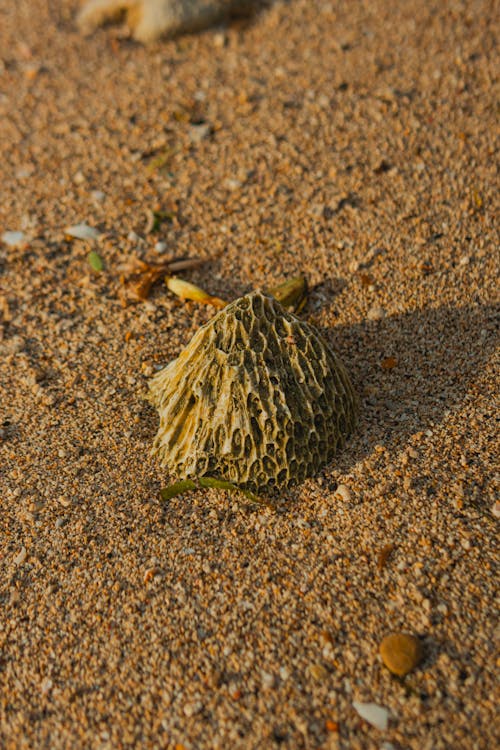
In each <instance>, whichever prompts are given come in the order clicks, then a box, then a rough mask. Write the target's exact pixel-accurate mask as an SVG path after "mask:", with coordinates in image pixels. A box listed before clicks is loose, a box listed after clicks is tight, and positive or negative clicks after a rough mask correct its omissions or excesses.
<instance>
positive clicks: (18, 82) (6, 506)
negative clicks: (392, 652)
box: [0, 0, 499, 750]
mask: <svg viewBox="0 0 500 750" xmlns="http://www.w3.org/2000/svg"><path fill="white" fill-rule="evenodd" d="M266 5H267V7H264V8H263V9H262V10H261V12H259V13H257V14H256V15H255V16H254V17H253V18H251V19H248V20H245V21H243V22H241V21H240V22H237V23H231V24H229V25H225V26H219V27H217V28H215V29H210V30H207V31H205V32H203V33H200V34H197V35H190V36H184V37H181V38H179V39H176V40H172V41H164V42H158V43H155V44H153V45H151V46H149V47H143V46H140V45H138V44H136V43H134V42H132V41H131V40H130V39H129V38H128V36H127V34H126V33H124V30H123V28H121V27H119V26H118V27H113V28H107V29H102V30H99V31H97V32H96V33H95V34H94V35H93V36H92V37H89V38H83V37H82V36H80V35H79V34H78V32H77V30H76V28H75V24H74V18H75V13H76V10H77V2H76V0H57V1H55V0H53V1H52V2H50V3H42V2H36V0H17V1H16V2H4V3H0V151H1V155H2V158H1V160H0V186H1V187H0V196H1V198H0V236H1V237H3V240H0V322H1V325H0V503H1V514H0V550H1V551H0V747H1V748H2V750H3V749H5V750H28V749H29V750H33V749H34V748H36V750H40V749H44V748H50V749H51V750H62V749H63V748H64V749H66V748H77V749H79V748H89V749H92V750H94V749H98V750H107V749H109V750H116V749H117V748H141V749H142V748H161V749H163V748H168V749H169V750H170V749H172V750H173V749H174V748H177V750H182V748H184V749H185V750H199V749H202V750H205V749H206V750H211V749H212V748H222V747H225V748H234V749H235V750H247V749H252V750H267V749H268V748H269V749H272V748H278V747H279V748H288V749H289V750H295V749H298V750H301V749H302V748H303V749H304V750H305V749H312V750H320V748H321V749H322V750H331V749H334V748H339V749H340V750H364V749H365V748H366V749H367V750H371V749H372V748H375V749H378V748H380V749H382V748H384V750H391V748H392V749H393V750H440V749H441V748H442V749H445V748H446V749H449V748H453V749H454V750H457V749H458V750H460V749H464V750H472V749H474V750H476V749H478V750H479V749H483V748H484V749H485V750H489V749H491V748H493V747H495V746H496V744H497V741H498V735H497V733H496V725H495V719H494V717H495V713H496V710H497V701H496V699H495V680H494V671H495V669H496V666H497V664H496V658H497V653H498V652H497V651H496V646H495V624H496V618H497V610H496V609H495V593H496V578H495V562H496V546H495V545H496V528H495V527H496V524H497V523H498V510H496V511H495V501H496V499H497V497H498V495H497V493H498V484H495V481H496V480H495V471H496V470H497V465H496V450H495V448H496V447H497V445H498V444H497V442H496V440H497V434H498V433H497V431H496V425H495V422H496V416H497V411H496V410H495V407H494V398H495V395H496V393H497V389H498V338H497V336H498V333H497V330H498V329H497V320H498V318H497V312H498V270H499V269H498V247H499V242H498V240H499V237H498V232H497V228H496V225H495V210H496V209H497V207H498V206H497V196H498V172H497V163H496V155H497V154H498V121H497V112H498V111H497V105H496V102H497V101H498V79H497V75H498V70H499V65H498V55H497V53H496V50H495V38H498V12H497V11H498V6H497V4H496V3H495V2H493V0H474V2H465V1H462V0H456V1H454V2H433V1H431V0H422V2H418V3H417V2H398V1H397V0H370V2H362V1H361V0H360V1H359V2H347V0H331V1H330V2H325V0H293V1H290V2H284V1H283V2H268V3H267V4H266ZM78 225H87V226H89V227H94V228H95V229H97V230H98V236H97V237H95V238H92V237H91V238H89V239H85V238H84V239H78V238H75V237H70V236H69V235H67V234H66V233H65V227H75V226H78ZM9 233H10V234H9ZM12 233H14V234H12ZM91 252H93V253H95V254H97V256H98V257H99V258H100V259H101V261H102V264H103V269H102V270H101V271H99V269H98V266H99V263H98V261H97V260H96V257H95V255H93V256H91V257H90V258H89V253H91ZM134 255H138V256H139V257H142V258H144V259H146V260H150V261H155V260H156V261H157V262H158V261H162V260H167V259H168V258H173V257H185V256H190V257H192V256H201V257H202V258H205V259H207V261H208V260H209V261H210V262H207V263H206V264H204V265H203V266H201V267H199V268H196V269H193V270H190V271H188V272H186V273H185V274H184V276H185V278H186V279H187V280H189V281H191V282H192V283H194V284H197V285H199V286H201V287H202V288H204V289H207V290H208V291H209V292H210V293H211V294H213V295H217V296H219V297H222V298H224V299H226V298H229V299H234V298H236V297H238V296H241V295H242V294H245V293H247V292H249V291H250V290H252V289H256V288H262V287H264V288H266V287H269V286H271V285H273V284H276V283H279V282H280V281H282V280H283V279H284V278H286V277H288V276H292V275H297V274H301V273H303V274H305V275H306V276H307V277H308V280H309V284H310V288H311V291H310V295H309V299H308V304H307V307H306V308H305V310H304V311H303V313H302V315H303V316H304V319H305V320H309V321H310V322H312V323H313V324H314V325H316V326H317V327H318V328H320V330H321V331H322V333H323V335H324V336H325V338H326V339H327V341H328V342H329V344H330V345H331V346H332V347H333V348H334V349H336V350H337V351H338V352H339V355H340V357H341V359H342V361H343V362H344V363H345V365H346V368H347V369H348V371H349V373H350V375H351V377H352V380H353V383H354V385H355V388H356V390H357V391H358V393H359V394H360V399H361V418H360V424H359V426H358V428H357V430H356V432H355V434H354V435H353V437H352V438H351V439H350V440H349V442H348V444H347V446H346V448H345V450H344V451H343V452H342V454H341V455H340V456H339V457H338V459H337V460H335V461H334V462H333V463H332V464H331V465H329V466H328V467H327V468H326V469H324V470H323V471H322V472H321V473H320V475H319V476H318V477H316V478H314V479H309V480H308V481H307V482H305V483H304V484H302V485H300V486H299V487H298V488H296V489H294V490H293V491H291V492H290V493H289V494H287V495H286V496H285V495H283V497H281V498H280V499H279V502H278V509H277V511H276V512H273V511H272V510H268V509H262V508H259V507H256V506H253V505H251V504H250V503H247V502H246V501H243V502H240V501H239V500H238V499H237V498H236V497H235V496H234V495H227V494H226V493H224V492H221V491H216V490H199V491H198V490H197V491H194V492H192V493H190V494H186V495H183V496H181V497H178V498H175V499H174V500H172V501H171V502H170V503H169V504H168V505H167V506H165V505H162V504H161V502H160V499H159V491H160V489H161V488H162V487H164V486H165V485H166V484H168V483H170V482H171V481H173V479H174V477H169V476H166V475H165V473H164V472H163V471H162V470H161V469H160V467H159V465H158V463H157V462H156V461H155V459H153V458H152V457H151V456H150V453H149V452H150V448H151V445H152V440H153V437H154V435H155V433H156V430H157V427H158V423H157V415H156V412H155V411H154V409H153V408H152V407H151V406H150V405H149V404H148V403H147V402H146V401H145V398H144V397H145V394H146V391H147V383H148V380H149V378H150V377H151V375H152V374H153V373H154V372H155V371H156V370H158V369H159V368H160V367H162V366H163V365H165V364H166V363H167V362H168V361H170V360H171V359H173V358H174V357H176V356H177V355H178V353H179V352H180V351H181V349H182V347H183V346H185V344H186V343H187V342H188V341H189V339H190V338H191V336H192V335H193V334H194V332H195V331H196V330H197V329H198V327H199V326H200V325H201V324H202V323H204V322H206V321H207V320H208V319H209V318H210V316H211V315H212V314H214V311H213V310H212V309H211V308H209V307H208V306H207V307H203V306H200V305H197V304H195V303H192V302H191V303H185V302H183V301H181V300H180V299H178V298H177V297H175V296H174V295H172V294H171V293H170V292H169V291H168V290H167V289H166V288H165V287H164V286H163V285H162V284H161V283H157V284H156V285H155V286H154V288H153V290H152V293H151V295H150V298H149V299H148V300H147V301H146V302H143V303H141V304H130V305H127V306H124V304H123V303H122V299H121V294H120V290H121V287H120V282H119V278H120V274H121V270H120V269H121V266H122V265H123V264H124V263H127V262H129V261H130V258H131V257H133V256H134ZM339 485H341V491H340V492H337V487H338V486H339ZM496 507H498V506H496ZM398 631H402V632H405V633H409V634H411V635H414V636H416V637H418V638H419V640H420V642H421V645H422V653H423V660H422V661H421V663H420V664H419V666H418V667H417V668H416V669H415V670H414V671H413V672H411V674H408V675H407V676H406V677H404V678H402V679H398V678H397V677H394V676H393V675H391V673H390V672H389V670H388V669H386V668H385V667H384V665H383V664H382V662H381V659H380V656H379V647H380V643H381V642H382V640H383V638H384V637H385V636H386V635H388V634H389V633H393V632H398ZM367 704H368V706H369V709H367V708H366V705H367ZM370 704H375V708H373V706H371V705H370ZM355 706H357V707H358V708H359V706H362V711H361V712H362V713H363V714H364V715H368V716H375V717H377V718H376V721H378V723H379V725H380V726H384V725H385V723H386V721H387V728H386V729H380V728H377V727H376V726H374V725H373V724H372V723H370V721H369V720H366V719H364V718H362V716H361V714H360V712H359V711H358V710H357V709H355ZM379 709H383V710H379ZM360 710H361V709H360ZM367 711H368V714H366V712H367ZM380 717H382V719H383V721H382V719H381V718H380Z"/></svg>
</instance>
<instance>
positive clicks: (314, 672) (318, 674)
mask: <svg viewBox="0 0 500 750" xmlns="http://www.w3.org/2000/svg"><path fill="white" fill-rule="evenodd" d="M309 674H310V675H311V677H312V678H313V680H315V681H316V682H325V680H326V679H327V678H328V670H327V669H325V667H324V666H323V665H322V664H311V665H310V667H309Z"/></svg>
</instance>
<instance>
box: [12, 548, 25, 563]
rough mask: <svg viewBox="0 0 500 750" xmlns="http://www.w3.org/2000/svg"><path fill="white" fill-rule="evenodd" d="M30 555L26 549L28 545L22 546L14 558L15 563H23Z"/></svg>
mask: <svg viewBox="0 0 500 750" xmlns="http://www.w3.org/2000/svg"><path fill="white" fill-rule="evenodd" d="M27 556H28V553H27V551H26V547H21V549H20V550H19V552H18V553H17V555H16V556H15V558H14V565H22V564H23V562H26V558H27Z"/></svg>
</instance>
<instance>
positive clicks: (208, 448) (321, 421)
mask: <svg viewBox="0 0 500 750" xmlns="http://www.w3.org/2000/svg"><path fill="white" fill-rule="evenodd" d="M151 400H152V402H153V403H154V404H155V406H156V407H157V408H158V411H159V414H160V428H159V431H158V434H157V436H156V439H155V443H154V447H153V452H154V453H156V454H158V456H159V457H160V459H161V461H162V464H163V465H165V466H167V467H168V469H169V471H170V472H171V473H172V474H173V475H174V476H176V477H178V478H181V479H187V478H197V477H198V478H199V477H202V476H211V477H216V478H219V479H224V480H227V481H230V482H233V483H234V484H236V485H238V486H240V487H242V488H245V489H248V490H250V491H252V492H256V493H261V494H265V493H268V494H269V493H271V492H272V491H273V490H276V489H282V488H286V487H289V486H290V485H293V484H296V483H298V482H301V481H302V480H304V479H305V478H306V477H310V476H313V475H314V474H316V473H317V472H318V471H319V469H321V468H322V467H323V466H324V465H325V464H327V463H329V462H330V461H331V459H332V458H333V456H334V455H335V453H336V452H337V451H338V450H339V449H340V448H341V447H342V446H343V444H344V442H345V440H346V438H347V436H348V435H349V434H350V432H351V431H352V429H353V427H354V424H355V421H356V412H357V399H356V396H355V394H354V391H353V389H352V386H351V384H350V381H349V378H348V376H347V373H346V371H345V369H344V367H343V365H342V363H341V362H340V360H339V359H338V357H337V356H336V355H335V354H334V353H333V352H332V351H331V350H330V349H329V348H328V346H327V344H326V343H325V341H324V340H323V339H322V338H321V336H320V335H319V333H318V332H317V331H316V330H315V329H314V328H313V327H312V326H310V325H308V324H307V323H305V322H304V321H302V320H300V319H299V318H297V317H296V316H295V315H293V314H291V313H288V312H286V311H285V310H284V309H283V308H282V307H281V305H280V304H279V303H278V302H277V301H276V300H275V299H274V298H272V297H270V296H267V295H265V294H263V293H261V292H253V293H252V294H248V295H246V296H245V297H241V298H240V299H238V300H236V301H235V302H233V303H232V304H231V305H229V306H228V307H226V308H225V309H224V310H222V311H221V312H220V313H219V314H218V315H216V316H215V317H214V318H213V319H212V320H210V321H209V322H208V323H207V324H205V325H204V326H203V327H202V328H200V330H199V331H197V333H196V334H195V335H194V337H193V338H192V339H191V341H190V343H189V344H188V346H187V347H186V348H185V349H184V351H183V352H182V353H181V354H180V356H179V357H178V358H177V359H176V360H174V361H173V362H171V363H170V364H169V365H168V366H167V367H165V368H164V369H163V370H161V371H160V372H159V373H158V374H157V375H156V376H155V377H154V378H153V379H152V381H151Z"/></svg>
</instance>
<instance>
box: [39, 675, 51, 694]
mask: <svg viewBox="0 0 500 750" xmlns="http://www.w3.org/2000/svg"><path fill="white" fill-rule="evenodd" d="M53 687H54V683H53V682H52V680H51V679H50V677H44V678H43V680H42V681H41V683H40V692H41V694H42V695H47V694H48V693H50V691H51V690H52V688H53Z"/></svg>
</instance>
